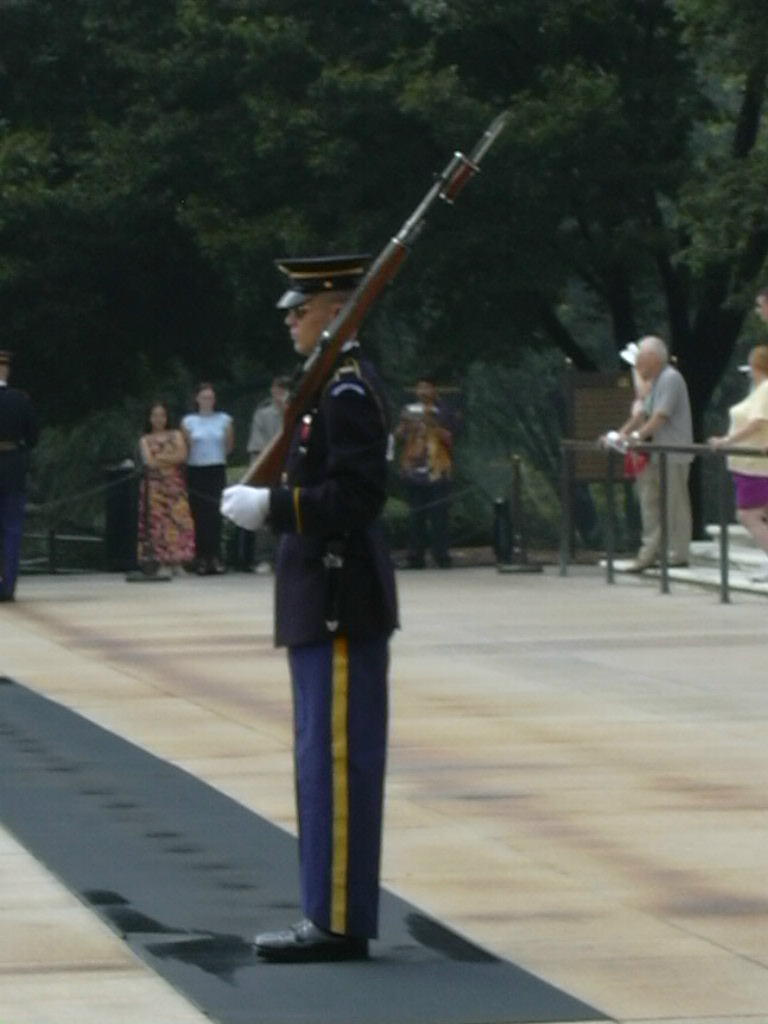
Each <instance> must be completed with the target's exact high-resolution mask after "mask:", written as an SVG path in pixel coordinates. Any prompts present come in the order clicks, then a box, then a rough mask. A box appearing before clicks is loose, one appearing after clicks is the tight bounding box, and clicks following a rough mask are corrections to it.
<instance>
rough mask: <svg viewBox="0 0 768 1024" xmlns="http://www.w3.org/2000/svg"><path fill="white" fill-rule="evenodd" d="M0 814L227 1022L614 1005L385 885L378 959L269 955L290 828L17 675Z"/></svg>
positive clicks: (2, 711)
mask: <svg viewBox="0 0 768 1024" xmlns="http://www.w3.org/2000/svg"><path fill="white" fill-rule="evenodd" d="M0 819H1V820H2V822H3V825H4V826H5V827H6V828H7V829H9V830H10V831H11V832H13V833H14V834H15V835H16V836H17V837H18V839H19V840H20V842H21V843H22V844H23V845H24V846H26V847H27V848H28V849H29V850H30V851H31V853H32V854H33V855H34V856H35V857H36V858H37V859H38V860H39V861H41V862H42V863H43V864H45V865H46V866H47V867H48V869H49V870H50V871H51V872H52V873H53V874H55V875H56V876H58V878H60V879H61V881H62V882H63V883H64V884H65V885H67V886H68V887H69V888H70V889H72V890H73V891H74V892H75V893H77V894H78V895H79V897H80V898H81V899H82V900H83V901H84V902H86V903H87V904H89V905H90V906H91V907H92V908H93V910H94V911H95V912H96V913H98V914H100V915H101V916H102V917H103V918H104V920H105V921H106V922H107V923H108V924H109V925H110V926H111V927H112V928H113V929H114V930H115V931H116V932H118V933H119V934H120V935H121V936H122V937H123V938H124V939H125V941H126V942H127V943H129V945H130V946H131V948H132V949H133V950H135V952H136V953H137V954H138V955H139V956H140V957H141V958H142V959H143V960H145V961H146V962H147V963H148V964H149V965H150V966H151V967H152V968H154V970H156V971H157V972H158V973H159V974H161V975H162V976H163V977H165V978H166V979H167V980H168V981H169V982H170V984H171V985H173V986H174V987H175V988H176V989H178V990H179V991H180V992H182V993H183V994H184V995H185V996H186V997H187V998H188V999H189V1000H190V1001H191V1002H192V1003H194V1004H195V1005H197V1006H198V1007H199V1008H200V1009H201V1010H202V1011H203V1012H204V1013H206V1014H207V1015H208V1016H209V1017H210V1018H211V1019H212V1020H214V1021H219V1022H221V1024H303V1022H307V1024H310V1022H328V1024H454V1022H455V1024H501V1022H504V1024H513V1022H515V1021H531V1022H532V1021H542V1022H546V1021H587V1020H589V1021H592V1020H606V1019H607V1018H606V1017H605V1016H604V1015H603V1014H601V1013H599V1012H598V1011H597V1010H594V1009H593V1008H591V1007H589V1006H586V1005H585V1004H584V1003H581V1002H579V1001H578V1000H576V999H572V998H571V997H570V996H568V995H567V994H566V993H564V992H561V991H559V990H558V989H556V988H553V987H552V986H550V985H548V984H546V983H544V982H543V981H541V980H539V979H538V978H536V977H534V976H533V975H531V974H529V973H527V972H526V971H523V970H520V969H519V968H517V967H515V966H514V965H513V964H511V963H508V962H506V961H503V960H499V959H497V958H496V957H494V956H492V955H491V954H490V953H488V952H486V951H485V950H483V949H481V948H480V947H478V946H476V945H473V944H472V943H470V942H468V941H466V940H465V939H463V938H462V937H460V936H459V935H457V934H456V933H455V932H452V931H451V930H450V929H448V928H446V927H444V926H443V925H441V924H440V923H439V922H438V921H435V920H433V919H431V918H429V917H426V916H425V915H424V914H422V913H421V912H420V911H419V910H417V909H416V908H415V907H413V906H411V905H409V904H408V903H406V902H404V901H403V900H401V899H398V898H397V897H396V896H393V895H391V894H390V893H387V892H384V893H383V894H382V922H381V923H382V934H381V939H380V940H379V941H377V942H375V943H374V944H373V948H372V959H371V960H370V961H368V962H362V963H346V964H312V965H304V966H297V965H289V964H280V965H272V964H263V963H260V962H259V961H258V960H257V959H256V958H255V957H254V955H253V953H252V951H251V948H250V946H249V939H250V937H251V935H252V934H253V932H254V931H256V930H259V931H261V930H264V929H271V928H273V927H278V928H279V927H284V926H285V925H286V924H288V923H291V922H292V921H295V920H297V919H298V918H299V917H300V916H301V914H300V913H299V910H298V906H297V902H296V899H297V895H296V888H297V871H296V843H295V840H294V839H293V837H291V836H290V835H288V834H287V833H285V832H283V831H281V830H280V829H278V828H276V827H275V826H274V825H271V824H270V823H269V822H267V821H265V820H264V819H263V818H260V817H259V816H258V815H256V814H254V813H252V812H251V811H249V810H247V809H246V808H245V807H243V806H242V805H240V804H238V803H236V802H235V801H234V800H231V799H229V798H228V797H226V796H224V795H222V794H221V793H219V792H217V791H216V790H214V789H212V788H211V787H210V786H208V785H206V784H205V783H203V782H200V781H199V779H196V778H195V777H194V776H192V775H189V774H188V773H186V772H184V771H181V770H180V769H178V768H175V767H173V766H172V765H170V764H168V763H167V762H165V761H162V760H160V759H158V758H156V757H153V756H152V755H151V754H148V753H147V752H146V751H144V750H142V749H140V748H139V747H136V746H134V745H133V744H131V743H127V742H126V741H125V740H122V739H120V738H119V737H117V736H115V735H114V734H112V733H110V732H108V731H106V730H104V729H102V728H100V727H99V726H96V725H94V724H93V723H91V722H89V721H87V720H86V719H84V718H82V717H81V716H79V715H77V714H74V713H73V712H71V711H69V710H68V709H66V708H64V707H62V706H61V705H58V704H56V703H54V702H52V701H50V700H48V699H46V698H44V697H41V696H39V695H38V694H36V693H34V692H32V691H31V690H29V689H27V688H25V687H23V686H21V685H19V684H17V683H14V682H13V681H12V680H9V679H0Z"/></svg>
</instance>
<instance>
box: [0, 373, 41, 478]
mask: <svg viewBox="0 0 768 1024" xmlns="http://www.w3.org/2000/svg"><path fill="white" fill-rule="evenodd" d="M37 435H38V427H37V418H36V417H35V413H34V410H33V408H32V403H31V401H30V400H29V396H28V395H27V394H26V392H24V391H19V390H18V389H17V388H11V387H8V386H7V385H4V386H1V387H0V488H2V489H3V490H6V491H11V490H12V491H23V490H24V480H25V477H26V473H27V468H28V465H29V449H30V448H34V446H35V445H36V444H37Z"/></svg>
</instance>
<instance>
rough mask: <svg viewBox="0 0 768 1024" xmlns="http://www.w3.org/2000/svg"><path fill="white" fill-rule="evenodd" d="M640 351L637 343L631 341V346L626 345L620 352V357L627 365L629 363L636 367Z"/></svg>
mask: <svg viewBox="0 0 768 1024" xmlns="http://www.w3.org/2000/svg"><path fill="white" fill-rule="evenodd" d="M639 351H640V346H639V345H638V343H637V342H636V341H630V342H629V344H627V345H625V346H624V348H623V349H622V350H621V352H619V356H620V358H621V359H623V360H624V362H625V363H629V365H630V366H634V365H635V360H636V359H637V353H638V352H639Z"/></svg>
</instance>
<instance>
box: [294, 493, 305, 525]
mask: <svg viewBox="0 0 768 1024" xmlns="http://www.w3.org/2000/svg"><path fill="white" fill-rule="evenodd" d="M293 517H294V519H295V520H296V533H302V532H303V531H302V526H301V488H299V487H294V488H293Z"/></svg>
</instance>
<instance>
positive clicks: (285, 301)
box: [275, 253, 371, 309]
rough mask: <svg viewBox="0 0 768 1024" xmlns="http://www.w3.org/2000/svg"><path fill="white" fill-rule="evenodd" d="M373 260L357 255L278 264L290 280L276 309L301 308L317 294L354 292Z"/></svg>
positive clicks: (279, 262)
mask: <svg viewBox="0 0 768 1024" xmlns="http://www.w3.org/2000/svg"><path fill="white" fill-rule="evenodd" d="M370 259H371V257H370V256H369V255H367V254H365V253H362V254H361V253H357V254H355V255H353V256H306V257H303V258H302V259H293V258H287V259H282V260H275V265H276V267H277V269H278V270H279V271H280V272H281V273H282V274H285V276H286V277H287V278H288V291H287V292H284V293H283V295H282V296H281V297H280V300H279V302H278V303H277V308H278V309H293V308H294V307H295V306H301V305H303V304H304V303H305V302H306V301H307V299H309V298H311V297H312V296H313V295H317V293H318V292H331V291H352V290H353V289H354V288H356V287H357V285H358V284H359V282H360V280H361V279H362V277H363V274H364V273H365V271H366V269H367V267H368V264H369V262H370Z"/></svg>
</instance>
